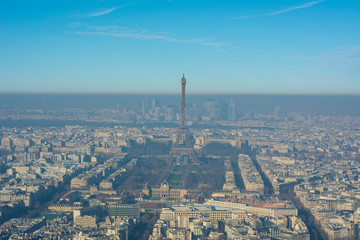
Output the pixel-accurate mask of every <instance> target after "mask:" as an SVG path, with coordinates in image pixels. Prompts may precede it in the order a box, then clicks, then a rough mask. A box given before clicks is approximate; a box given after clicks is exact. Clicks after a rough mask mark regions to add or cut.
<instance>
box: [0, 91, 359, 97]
mask: <svg viewBox="0 0 360 240" xmlns="http://www.w3.org/2000/svg"><path fill="white" fill-rule="evenodd" d="M0 95H181V94H180V92H168V93H165V92H51V91H50V92H0ZM186 95H187V96H188V95H268V96H269V95H270V96H276V95H277V96H360V93H333V92H328V93H322V92H319V93H316V92H315V93H306V92H298V93H296V92H275V93H274V92H187V93H186Z"/></svg>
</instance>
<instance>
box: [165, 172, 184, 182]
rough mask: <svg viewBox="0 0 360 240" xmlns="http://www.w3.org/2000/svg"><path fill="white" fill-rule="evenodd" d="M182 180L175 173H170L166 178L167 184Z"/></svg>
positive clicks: (180, 175) (180, 176) (179, 175)
mask: <svg viewBox="0 0 360 240" xmlns="http://www.w3.org/2000/svg"><path fill="white" fill-rule="evenodd" d="M181 178H182V174H176V173H172V174H170V176H169V177H168V178H167V180H166V181H167V182H178V181H180V180H181Z"/></svg>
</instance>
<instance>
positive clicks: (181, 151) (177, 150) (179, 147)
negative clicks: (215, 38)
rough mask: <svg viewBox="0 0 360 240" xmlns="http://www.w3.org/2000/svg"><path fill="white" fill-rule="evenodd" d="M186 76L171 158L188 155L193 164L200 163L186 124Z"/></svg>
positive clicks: (182, 87) (183, 81)
mask: <svg viewBox="0 0 360 240" xmlns="http://www.w3.org/2000/svg"><path fill="white" fill-rule="evenodd" d="M185 86H186V78H185V76H184V74H183V77H182V79H181V102H180V110H181V111H180V121H179V127H178V131H177V133H176V138H175V142H174V143H173V146H172V148H171V151H170V154H169V159H170V160H171V161H172V160H173V159H174V158H175V157H177V156H179V155H187V156H188V157H189V159H191V161H192V163H193V164H199V160H198V158H197V156H196V153H195V151H194V145H193V143H192V141H191V136H190V130H189V128H188V126H187V125H186V121H185V119H186V100H185Z"/></svg>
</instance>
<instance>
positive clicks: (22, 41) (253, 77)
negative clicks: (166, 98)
mask: <svg viewBox="0 0 360 240" xmlns="http://www.w3.org/2000/svg"><path fill="white" fill-rule="evenodd" d="M359 23H360V1H359V0H323V1H316V0H313V1H311V0H310V1H306V0H271V1H265V0H234V1H227V0H219V1H212V0H156V1H141V0H140V1H137V0H129V1H127V0H122V1H115V0H103V1H101V0H84V1H80V0H71V1H68V0H43V1H39V0H33V1H30V0H23V1H20V0H0V92H86V93H93V92H101V93H107V92H109V93H178V92H179V91H180V78H181V75H182V71H183V69H184V71H185V75H186V77H187V80H188V85H187V87H188V88H187V90H188V91H189V92H191V93H274V94H276V93H310V94H312V93H324V94H328V93H330V94H333V93H338V94H360V25H359Z"/></svg>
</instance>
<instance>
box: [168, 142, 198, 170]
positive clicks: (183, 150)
mask: <svg viewBox="0 0 360 240" xmlns="http://www.w3.org/2000/svg"><path fill="white" fill-rule="evenodd" d="M183 154H184V155H188V156H189V158H190V159H191V161H192V163H193V164H194V165H200V162H199V160H198V158H197V156H196V153H195V151H194V148H192V147H186V146H184V147H177V146H174V147H173V148H172V149H171V151H170V153H169V160H170V161H172V160H173V159H174V158H175V157H176V156H178V155H183Z"/></svg>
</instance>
